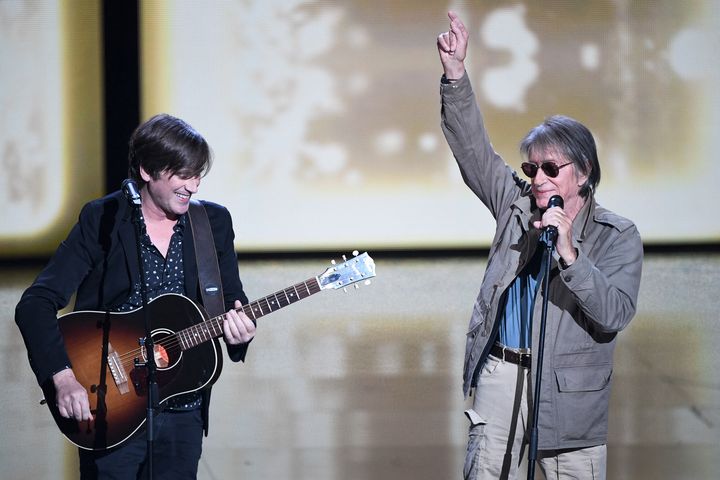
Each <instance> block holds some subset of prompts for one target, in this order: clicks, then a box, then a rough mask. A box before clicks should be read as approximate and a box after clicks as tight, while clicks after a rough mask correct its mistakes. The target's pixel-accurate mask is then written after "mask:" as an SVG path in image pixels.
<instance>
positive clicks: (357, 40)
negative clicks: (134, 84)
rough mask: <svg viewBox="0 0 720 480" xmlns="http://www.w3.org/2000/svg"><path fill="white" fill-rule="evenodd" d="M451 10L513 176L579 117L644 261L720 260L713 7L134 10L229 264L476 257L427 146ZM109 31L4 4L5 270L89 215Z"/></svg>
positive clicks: (98, 158) (149, 78)
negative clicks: (232, 230)
mask: <svg viewBox="0 0 720 480" xmlns="http://www.w3.org/2000/svg"><path fill="white" fill-rule="evenodd" d="M448 9H455V10H457V11H458V12H459V13H460V14H461V15H462V17H463V18H464V19H465V20H466V23H467V25H468V28H469V30H470V32H471V46H470V53H469V59H468V64H469V71H470V75H471V77H472V81H473V84H474V86H475V91H476V93H477V96H478V100H479V101H480V102H481V105H482V106H483V109H484V112H485V115H486V118H487V123H488V126H489V129H490V133H491V138H492V139H493V143H494V145H495V147H496V149H497V150H498V151H499V152H501V153H502V154H503V156H504V157H505V159H506V161H508V163H510V164H511V165H512V166H514V167H518V166H519V163H520V158H519V155H518V154H517V144H518V141H519V139H520V138H521V137H522V136H523V135H524V133H525V132H526V131H527V130H528V129H529V128H531V127H532V126H533V125H535V124H537V123H539V122H540V121H541V120H542V119H543V118H544V117H545V116H547V115H550V114H553V113H564V114H568V115H571V116H574V117H576V118H578V119H580V120H581V121H583V122H584V123H586V124H587V125H588V126H589V127H590V128H591V129H592V130H593V132H594V133H595V135H596V138H597V142H598V145H599V150H600V156H601V163H602V165H603V168H604V170H603V179H602V182H601V184H600V189H599V194H598V198H599V200H600V202H601V203H603V204H604V205H606V206H607V207H610V208H612V209H614V210H616V211H618V212H619V213H621V214H623V215H625V216H628V217H630V218H632V219H633V220H635V221H636V222H637V224H638V227H639V229H640V231H641V233H642V234H643V238H644V239H645V241H646V242H650V243H659V242H662V243H664V242H681V243H682V242H690V243H692V242H715V241H718V240H719V239H720V220H719V219H718V216H717V215H713V212H712V211H711V208H712V206H714V205H715V204H716V203H717V195H716V193H715V191H714V188H713V182H712V181H707V180H706V178H708V179H712V170H710V168H711V166H714V164H715V162H714V158H713V148H712V147H713V144H714V142H713V140H714V139H715V138H718V136H719V135H720V93H718V91H717V88H715V87H716V85H717V84H718V80H720V61H719V60H720V58H718V56H719V53H718V52H720V48H718V47H720V33H718V32H720V28H718V27H720V3H719V2H717V1H712V0H707V1H699V0H698V1H692V2H676V1H673V0H662V1H654V2H632V1H629V0H612V1H611V0H593V1H587V2H567V1H543V2H530V1H526V2H508V1H499V0H488V1H483V2H453V1H414V0H398V1H391V2H388V1H381V0H364V1H327V0H326V1H310V0H274V1H273V0H246V1H231V0H215V1H207V2H194V1H189V0H177V1H170V0H145V1H143V2H141V40H142V42H141V60H142V68H141V72H142V92H143V96H142V111H143V117H144V118H147V117H149V116H151V115H153V114H155V113H157V112H160V111H166V112H170V113H173V114H175V115H178V116H180V117H183V118H185V119H186V120H188V121H189V122H190V123H191V124H193V125H194V126H195V127H196V128H197V129H198V130H199V131H200V132H202V133H203V134H204V135H206V137H207V138H208V139H209V141H210V143H211V145H212V146H213V148H214V151H215V154H216V162H215V165H214V168H213V171H212V172H211V174H210V175H209V176H208V177H207V178H206V179H205V180H204V185H203V187H202V190H201V196H203V197H205V198H208V199H212V200H215V201H217V202H219V203H223V204H225V205H227V206H228V207H229V208H230V210H231V212H232V213H233V214H234V215H235V217H236V219H237V226H236V229H237V232H236V233H237V245H236V246H237V248H238V250H240V251H246V252H252V251H273V250H301V251H302V250H313V249H314V250H317V249H347V248H355V247H363V248H453V247H478V246H480V247H482V246H487V245H488V243H489V241H490V238H491V233H492V229H493V222H492V220H491V218H490V217H489V215H488V214H487V212H486V211H485V209H484V208H483V207H482V205H480V204H479V202H477V201H476V200H475V199H474V198H473V196H472V194H471V193H470V192H469V191H468V190H467V189H466V188H465V187H464V186H463V185H462V181H461V179H460V176H459V174H458V173H457V169H456V167H455V165H454V161H453V159H452V157H451V155H450V153H449V150H448V148H447V146H446V145H445V142H444V139H443V138H442V134H441V131H440V128H439V125H438V124H439V99H438V82H439V77H440V73H441V69H440V66H439V62H438V60H437V53H436V51H435V37H436V35H437V34H438V33H439V32H440V31H442V30H445V29H447V23H448V22H447V18H446V12H447V10H448ZM100 13H101V7H100V2H99V1H98V0H77V1H68V0H65V1H62V0H35V1H21V0H6V1H0V25H2V28H0V60H1V61H2V65H4V67H3V70H2V73H1V74H0V106H1V107H2V108H0V155H1V157H0V158H1V159H2V162H3V167H4V170H5V172H6V174H5V175H4V176H3V184H4V188H0V201H2V204H3V205H4V206H5V208H4V209H3V215H2V221H0V247H1V248H2V251H3V255H4V256H11V255H13V254H30V253H33V252H38V253H41V254H46V253H49V252H51V251H52V250H53V249H54V247H55V246H56V245H57V242H58V241H59V240H60V239H61V238H62V237H63V236H64V235H65V234H66V232H67V230H68V229H69V226H70V224H71V223H72V221H73V219H74V218H75V216H76V215H77V210H78V206H79V205H81V204H82V203H83V202H84V201H87V200H88V199H91V198H93V197H95V196H97V195H99V194H100V193H102V192H101V191H100V189H101V187H100V185H101V184H102V170H103V168H102V165H103V159H102V119H101V111H102V110H101V103H102V102H101V92H102V88H101V80H102V79H101V74H100V71H101V68H100V67H101V64H102V57H101V55H102V48H101V42H100V38H101V34H100V25H99V22H100V20H99V19H100Z"/></svg>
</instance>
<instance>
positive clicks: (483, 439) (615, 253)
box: [437, 12, 643, 480]
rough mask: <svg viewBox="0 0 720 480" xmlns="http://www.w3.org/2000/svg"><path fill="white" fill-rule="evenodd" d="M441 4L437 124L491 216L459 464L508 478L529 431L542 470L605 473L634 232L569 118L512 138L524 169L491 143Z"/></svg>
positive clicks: (464, 41) (457, 37) (631, 282)
mask: <svg viewBox="0 0 720 480" xmlns="http://www.w3.org/2000/svg"><path fill="white" fill-rule="evenodd" d="M448 15H449V17H450V30H449V31H447V32H445V33H442V34H440V35H439V36H438V38H437V48H438V52H439V55H440V61H441V63H442V67H443V70H444V75H443V77H442V79H441V86H440V92H441V97H442V128H443V132H444V133H445V137H446V139H447V141H448V144H449V145H450V148H451V150H452V152H453V154H454V156H455V159H456V161H457V163H458V165H459V167H460V170H461V172H462V175H463V179H464V180H465V183H466V184H467V185H468V186H469V187H470V189H471V190H472V191H473V192H474V193H475V194H476V195H477V196H478V198H479V199H480V200H481V201H482V202H483V203H484V204H485V205H486V206H487V207H488V209H489V210H490V212H491V213H492V215H493V217H494V218H495V220H496V222H497V226H496V233H495V238H494V240H493V244H492V247H491V249H490V257H489V260H488V265H487V268H486V271H485V277H484V279H483V282H482V285H481V287H480V293H479V294H478V297H477V300H476V302H475V307H474V309H473V314H472V318H471V320H470V327H469V330H468V333H467V340H466V350H465V365H464V367H465V369H464V374H463V377H464V378H463V380H464V393H465V395H466V396H467V395H468V394H469V393H470V392H474V398H473V402H472V407H471V408H469V409H468V410H467V411H466V412H465V413H466V416H467V418H468V420H469V421H470V429H469V438H468V447H467V455H466V458H465V468H464V474H465V478H466V479H473V480H476V479H508V478H516V477H517V475H518V470H519V469H518V466H519V464H520V461H521V460H522V458H523V455H524V451H525V447H526V446H527V443H528V441H530V446H531V452H530V453H532V450H533V449H532V446H533V439H535V440H537V443H536V445H537V453H538V455H537V459H538V463H539V464H540V467H541V468H542V469H543V471H544V473H545V474H546V477H547V478H583V479H604V478H605V469H606V446H605V445H606V442H607V426H608V404H609V397H610V385H611V380H612V364H613V352H614V348H615V342H616V340H617V333H618V332H619V331H621V330H622V329H623V328H625V327H626V326H627V325H628V323H629V322H630V320H631V319H632V318H633V316H634V314H635V309H636V302H637V296H638V289H639V285H640V274H641V267H642V256H643V251H642V243H641V240H640V235H639V234H638V231H637V229H636V228H635V225H633V223H632V222H631V221H629V220H627V219H625V218H622V217H620V216H619V215H616V214H615V213H613V212H610V211H609V210H607V209H604V208H603V207H601V206H600V205H598V204H597V202H596V201H595V197H594V194H595V189H596V187H597V184H598V182H599V181H600V165H599V162H598V158H597V152H596V148H595V141H594V139H593V137H592V134H591V133H590V131H589V130H588V129H587V128H586V127H585V126H584V125H582V124H581V123H580V122H578V121H576V120H573V119H571V118H568V117H565V116H560V115H555V116H552V117H549V118H547V119H546V120H545V121H544V122H543V123H542V124H540V125H538V126H537V127H535V128H533V129H532V130H530V132H529V133H528V134H527V135H526V136H525V138H524V139H523V140H522V142H521V145H520V150H521V153H522V154H523V156H524V157H525V162H524V163H523V164H522V170H523V173H525V175H527V177H528V180H523V179H521V178H520V177H519V176H518V175H517V174H516V172H514V171H513V169H512V168H510V167H509V166H508V165H507V164H506V163H505V162H504V161H503V159H502V158H501V157H500V156H499V155H498V154H497V153H496V152H495V151H494V149H493V146H492V144H491V142H490V139H489V137H488V134H487V131H486V130H485V125H484V122H483V118H482V115H481V113H480V110H479V108H478V105H477V102H476V99H475V94H474V93H473V90H472V86H471V85H470V78H469V75H468V73H467V72H466V71H465V55H466V52H467V45H468V39H469V34H468V31H467V30H466V28H465V25H464V24H463V22H462V21H461V20H460V18H459V17H458V16H457V15H456V14H455V13H453V12H450V13H449V14H448ZM558 197H562V199H558ZM563 199H564V207H563V206H562V205H561V204H562V200H563ZM553 230H554V234H553V233H551V232H552V231H553ZM552 237H556V239H554V238H552ZM553 247H556V248H555V252H554V254H553V255H552V256H550V255H548V254H547V253H548V252H552V250H553ZM545 267H547V268H545ZM543 270H545V272H546V273H547V274H549V275H548V278H549V287H547V286H545V285H543V284H542V282H541V281H542V277H544V274H543V273H542V272H543ZM541 306H546V307H547V309H546V310H545V309H544V308H541ZM543 310H545V312H546V313H547V315H545V314H544V312H543ZM544 317H546V318H547V322H546V325H547V336H546V337H543V336H542V335H541V333H540V332H541V330H540V325H539V324H541V323H542V322H541V319H542V318H544ZM543 339H544V343H543ZM541 345H545V350H544V353H545V355H544V357H543V358H544V361H543V362H542V368H540V370H541V372H540V377H539V378H541V379H544V380H543V381H542V382H539V385H541V391H540V392H539V396H535V395H534V393H533V389H532V388H531V385H532V383H533V380H534V379H536V378H538V377H537V376H533V377H531V376H530V372H531V370H532V372H533V373H535V372H536V371H537V370H538V364H539V361H538V355H537V352H538V350H541V351H542V348H541ZM531 348H532V351H531ZM536 385H537V384H536ZM533 397H535V398H533ZM536 406H537V408H535V407H536ZM533 410H536V412H533ZM531 415H536V416H535V417H534V418H537V419H539V424H538V428H537V429H529V425H528V423H531V422H529V420H528V419H529V418H530V416H531ZM538 431H539V438H538V436H536V435H535V434H536V433H537V432H538ZM530 458H531V459H532V458H533V457H532V456H531V457H530ZM531 469H534V462H533V463H532V464H530V466H529V469H528V477H530V476H531V475H532V474H533V472H534V470H533V471H531Z"/></svg>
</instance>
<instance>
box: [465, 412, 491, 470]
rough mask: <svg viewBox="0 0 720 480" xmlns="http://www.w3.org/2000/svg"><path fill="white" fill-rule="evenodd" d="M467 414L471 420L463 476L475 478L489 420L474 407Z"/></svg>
mask: <svg viewBox="0 0 720 480" xmlns="http://www.w3.org/2000/svg"><path fill="white" fill-rule="evenodd" d="M465 416H466V417H467V418H468V420H470V428H469V430H468V444H467V452H466V453H465V465H464V467H463V478H465V479H470V478H475V476H476V475H475V474H476V473H477V469H478V463H479V460H480V452H481V451H482V449H483V448H484V446H485V425H486V424H487V421H486V420H485V419H484V418H482V417H481V416H480V415H478V413H477V412H476V411H475V410H473V409H472V408H470V409H468V410H465Z"/></svg>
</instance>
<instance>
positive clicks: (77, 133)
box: [0, 0, 104, 258]
mask: <svg viewBox="0 0 720 480" xmlns="http://www.w3.org/2000/svg"><path fill="white" fill-rule="evenodd" d="M101 51H102V37H101V31H100V7H99V1H98V0H77V1H73V2H68V1H59V0H40V1H20V0H18V1H15V0H8V1H0V169H1V170H2V175H1V176H0V205H2V208H0V256H1V257H3V258H8V257H13V256H28V255H36V254H47V253H50V252H52V251H54V250H55V248H57V245H58V243H59V242H60V240H62V239H63V238H64V237H65V236H66V235H67V233H68V230H69V228H70V226H71V225H72V224H73V223H74V221H75V220H76V219H77V214H78V211H79V210H80V207H81V206H82V204H83V203H84V202H86V201H87V200H88V199H91V198H93V197H96V196H99V195H101V194H102V193H103V192H102V189H103V184H104V180H103V168H102V165H103V164H104V161H103V158H102V152H103V150H102V131H103V122H102V116H101V115H102V101H101V98H102V93H101V92H102V87H101V80H102V78H101V66H102V63H101V61H102V57H101Z"/></svg>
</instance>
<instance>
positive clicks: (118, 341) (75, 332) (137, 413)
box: [43, 294, 222, 450]
mask: <svg viewBox="0 0 720 480" xmlns="http://www.w3.org/2000/svg"><path fill="white" fill-rule="evenodd" d="M146 308H147V310H148V312H147V313H148V316H149V320H150V325H151V331H152V338H153V342H154V343H155V352H156V354H155V358H156V363H157V364H158V369H157V384H158V396H157V400H158V402H164V401H167V400H168V399H170V398H172V397H175V396H178V395H181V394H183V393H188V392H193V391H196V390H199V389H201V388H203V387H207V386H209V385H212V384H213V383H214V382H215V381H216V380H217V379H218V377H219V376H220V372H221V370H222V350H221V348H220V343H219V341H218V339H217V338H213V339H211V341H205V342H203V343H199V344H197V345H193V346H192V348H187V349H184V348H181V347H182V346H183V345H184V342H182V341H179V340H178V336H177V335H175V334H176V333H177V332H180V331H182V330H184V329H187V328H188V327H191V326H193V325H196V324H198V323H201V322H204V321H205V320H206V319H207V314H206V313H205V311H204V310H203V309H202V308H201V307H199V306H198V305H196V304H195V303H194V302H193V301H192V300H190V299H188V298H186V297H183V296H182V295H176V294H166V295H161V296H159V297H157V298H155V299H154V300H153V301H151V302H150V303H148V305H147V307H146ZM58 325H59V328H60V331H61V333H62V335H63V338H64V340H65V347H66V350H67V352H68V355H69V357H70V362H71V364H72V368H73V372H74V373H75V377H76V378H77V380H78V382H80V384H81V385H83V386H84V387H85V388H86V389H87V391H88V396H89V398H90V410H91V413H92V414H93V416H94V419H93V420H92V421H86V422H78V421H76V420H70V419H66V418H63V417H61V416H60V413H59V411H58V409H57V406H56V404H55V390H54V387H53V385H52V382H46V386H44V387H43V392H44V393H45V399H46V400H47V405H48V406H49V408H50V411H51V412H52V415H53V418H54V419H55V422H56V423H57V425H58V427H59V428H60V430H61V431H62V433H63V434H64V435H65V436H66V437H67V438H68V439H69V440H70V441H71V442H72V443H74V444H75V445H77V446H78V447H80V448H83V449H87V450H105V449H108V448H112V447H115V446H117V445H120V444H121V443H122V442H124V441H125V440H127V439H128V438H130V437H131V436H132V435H134V434H135V433H138V432H140V431H142V427H143V426H144V424H145V420H146V412H147V374H146V369H145V368H143V367H140V368H136V367H135V359H137V360H139V361H141V362H142V361H144V348H142V347H141V346H140V345H139V343H138V341H139V339H141V338H144V337H145V314H144V311H143V309H142V308H141V309H138V310H134V311H132V312H127V313H108V312H93V311H83V312H73V313H69V314H67V315H63V316H62V317H60V318H58ZM123 379H125V380H126V381H124V382H123Z"/></svg>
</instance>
